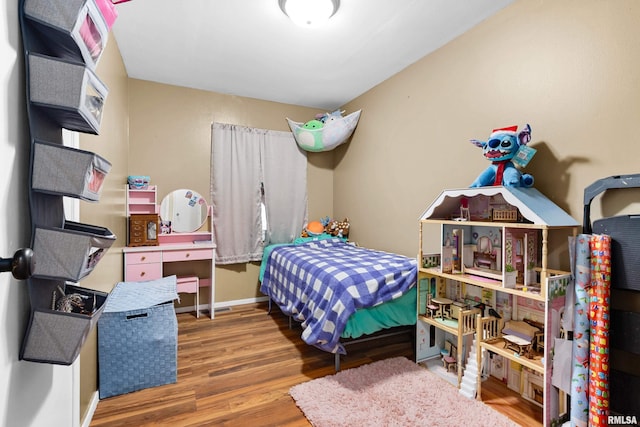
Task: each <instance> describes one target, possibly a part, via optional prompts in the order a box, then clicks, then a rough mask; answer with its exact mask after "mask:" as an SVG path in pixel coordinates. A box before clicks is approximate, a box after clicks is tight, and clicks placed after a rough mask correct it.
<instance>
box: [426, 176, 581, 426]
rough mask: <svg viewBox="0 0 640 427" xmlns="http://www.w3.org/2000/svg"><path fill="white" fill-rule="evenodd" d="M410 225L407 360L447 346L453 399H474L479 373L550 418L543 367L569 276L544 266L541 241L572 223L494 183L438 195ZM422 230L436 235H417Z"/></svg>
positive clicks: (544, 202) (532, 192) (552, 403)
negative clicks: (411, 334) (414, 261)
mask: <svg viewBox="0 0 640 427" xmlns="http://www.w3.org/2000/svg"><path fill="white" fill-rule="evenodd" d="M462 213H464V215H463V214H462ZM419 223H420V235H419V248H420V249H419V255H418V259H421V260H422V261H423V262H422V264H421V268H419V270H418V290H419V295H422V294H426V298H418V304H419V306H418V319H417V322H416V356H417V357H416V359H417V360H416V361H417V362H426V361H427V360H430V359H433V358H438V357H442V356H441V352H442V350H443V349H444V348H445V346H446V345H447V344H446V343H455V344H454V345H455V347H456V348H457V352H456V360H455V364H454V363H453V362H452V361H451V362H452V363H450V364H448V365H447V368H448V367H449V365H450V366H452V367H453V366H455V369H456V370H457V374H458V387H459V388H460V392H461V393H462V394H464V395H466V396H468V397H470V398H474V397H477V398H479V397H480V396H481V394H480V389H481V383H482V381H481V377H482V373H483V371H485V373H486V374H489V373H492V374H494V375H495V376H497V377H499V379H500V380H501V381H504V382H505V385H506V386H507V387H509V388H511V389H513V390H514V391H516V392H518V393H520V394H521V395H522V396H523V397H524V398H526V399H528V400H530V401H532V402H535V403H537V404H539V405H540V406H542V407H543V412H544V415H543V418H544V420H545V425H548V424H550V423H551V422H552V421H553V420H556V419H558V417H559V412H561V411H562V410H563V408H562V407H561V405H559V404H558V402H561V401H562V399H561V398H560V397H561V396H560V393H561V392H560V391H559V389H558V388H556V387H554V386H552V383H551V377H552V371H551V366H552V360H553V350H554V343H555V339H556V338H559V337H560V336H561V328H560V326H559V324H560V318H561V313H562V311H563V308H564V303H565V294H566V289H567V285H568V283H569V277H570V275H569V274H568V273H566V272H562V271H559V270H552V269H550V268H549V266H548V260H547V258H548V253H549V249H548V244H549V243H548V241H549V234H550V233H552V232H554V233H555V232H561V231H564V232H565V233H566V234H567V235H569V234H571V233H573V234H575V233H576V232H577V229H578V225H579V224H578V222H577V221H576V220H574V219H573V218H572V217H571V216H569V215H568V214H567V213H565V212H564V211H563V210H562V209H560V208H559V207H558V206H557V205H555V204H554V203H553V202H551V201H550V200H549V199H548V198H546V197H545V196H544V195H542V194H541V193H540V192H539V191H538V190H536V189H534V188H521V187H499V186H495V187H480V188H465V189H456V190H445V191H443V192H442V193H441V194H440V196H438V198H436V200H435V201H434V202H433V203H432V204H431V205H430V206H429V207H428V208H427V209H426V210H425V211H424V212H423V214H422V215H421V216H420V218H419ZM428 224H437V225H439V226H440V236H439V238H438V237H437V236H427V235H426V234H425V235H423V229H425V228H426V226H427V225H428ZM431 247H435V248H438V252H436V253H430V252H429V251H427V250H426V248H431ZM438 262H439V265H438ZM423 301H426V302H427V303H429V304H431V307H430V308H429V307H422V306H421V304H422V303H423ZM443 363H444V361H443ZM489 371H491V372H489Z"/></svg>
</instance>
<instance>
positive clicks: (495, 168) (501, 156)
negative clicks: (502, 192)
mask: <svg viewBox="0 0 640 427" xmlns="http://www.w3.org/2000/svg"><path fill="white" fill-rule="evenodd" d="M529 141H531V127H530V126H529V125H528V124H527V125H525V126H524V128H523V129H522V130H521V131H520V132H518V126H510V127H506V128H500V129H494V130H493V132H491V135H490V136H489V139H488V140H487V141H478V140H477V139H472V140H471V143H472V144H474V145H476V146H477V147H480V148H482V152H483V154H484V157H485V158H486V159H487V160H489V161H491V166H489V167H488V168H487V169H485V170H484V171H483V172H482V173H481V174H480V175H479V176H478V177H477V178H476V180H475V181H473V183H472V184H471V187H472V188H473V187H485V186H492V185H503V186H505V187H532V186H533V176H531V175H529V174H523V173H522V172H520V171H519V170H518V169H517V168H516V167H515V165H514V164H513V160H514V158H515V156H516V154H517V153H518V150H519V149H520V147H524V146H525V145H526V144H527V143H529ZM530 150H532V151H534V152H535V150H533V149H530ZM527 161H528V159H527ZM525 164H526V163H525Z"/></svg>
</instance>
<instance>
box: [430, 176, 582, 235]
mask: <svg viewBox="0 0 640 427" xmlns="http://www.w3.org/2000/svg"><path fill="white" fill-rule="evenodd" d="M494 196H502V198H503V199H504V201H505V202H506V203H507V204H509V205H511V206H513V207H515V208H517V209H518V210H519V211H520V214H521V215H522V216H523V217H524V218H525V219H527V220H528V221H531V222H532V223H533V224H536V225H547V226H550V227H573V226H578V225H579V223H578V222H577V221H576V220H575V219H573V218H572V217H571V216H570V215H569V214H568V213H566V212H565V211H564V210H562V209H561V208H560V207H559V206H558V205H556V204H555V203H553V202H552V201H551V200H549V199H548V198H547V197H545V196H544V195H543V194H542V193H541V192H539V191H538V190H536V189H535V188H523V187H502V186H492V187H478V188H459V189H453V190H444V191H443V192H442V193H440V195H439V196H438V197H437V198H436V200H435V201H433V203H431V205H430V206H429V207H428V208H427V209H426V210H425V211H424V212H423V213H422V215H420V219H445V218H451V217H452V215H453V216H457V215H459V213H460V205H461V203H462V201H463V199H465V198H466V199H468V200H469V202H470V203H473V201H474V199H483V200H484V199H486V200H490V199H492V198H496V197H494ZM472 219H473V218H472Z"/></svg>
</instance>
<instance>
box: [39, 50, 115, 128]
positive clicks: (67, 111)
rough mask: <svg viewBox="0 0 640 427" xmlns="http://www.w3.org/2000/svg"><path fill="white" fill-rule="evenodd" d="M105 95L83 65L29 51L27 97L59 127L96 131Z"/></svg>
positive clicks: (100, 83)
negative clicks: (42, 109) (43, 110)
mask: <svg viewBox="0 0 640 427" xmlns="http://www.w3.org/2000/svg"><path fill="white" fill-rule="evenodd" d="M107 94H108V90H107V87H106V86H105V85H104V84H103V83H102V82H101V81H100V79H98V76H96V74H95V73H94V72H93V71H91V69H89V68H88V67H86V66H85V65H84V64H81V63H77V62H70V61H65V60H63V59H59V58H52V57H50V56H45V55H39V54H35V53H29V100H30V101H31V103H32V104H33V105H37V106H39V107H42V108H44V109H45V111H46V113H47V114H48V115H49V116H51V117H52V118H53V119H54V120H55V121H56V122H57V123H58V124H59V125H60V126H61V127H63V128H66V129H69V130H75V131H78V132H86V133H92V134H98V132H99V131H100V122H101V120H102V112H103V109H104V103H105V101H106V98H107Z"/></svg>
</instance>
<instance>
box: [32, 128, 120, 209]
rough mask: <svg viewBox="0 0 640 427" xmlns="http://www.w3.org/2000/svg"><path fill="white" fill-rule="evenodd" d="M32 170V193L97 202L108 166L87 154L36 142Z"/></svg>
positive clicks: (59, 145) (101, 160)
mask: <svg viewBox="0 0 640 427" xmlns="http://www.w3.org/2000/svg"><path fill="white" fill-rule="evenodd" d="M32 170H33V173H32V176H31V188H32V189H33V190H35V191H41V192H44V193H51V194H58V195H61V196H70V197H76V198H80V199H84V200H89V201H98V200H100V192H101V190H102V184H103V183H104V178H105V177H106V175H107V174H108V173H109V171H110V170H111V163H109V162H108V161H107V160H105V159H104V158H102V157H100V156H98V155H97V154H94V153H92V152H90V151H84V150H78V149H75V148H70V147H65V146H64V145H61V144H55V143H49V142H44V141H39V140H37V139H36V140H35V141H34V144H33V167H32Z"/></svg>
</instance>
